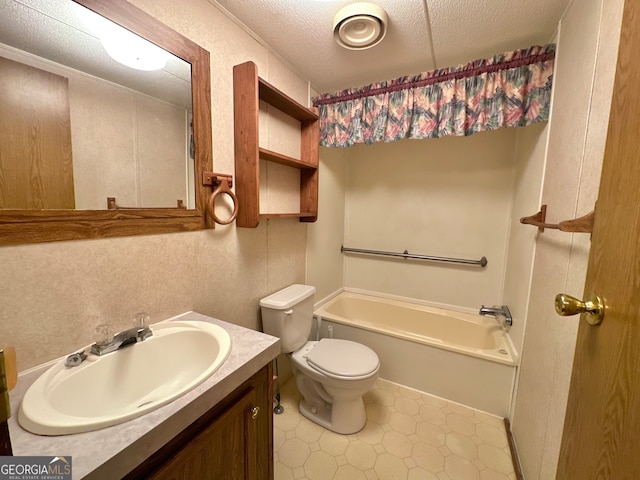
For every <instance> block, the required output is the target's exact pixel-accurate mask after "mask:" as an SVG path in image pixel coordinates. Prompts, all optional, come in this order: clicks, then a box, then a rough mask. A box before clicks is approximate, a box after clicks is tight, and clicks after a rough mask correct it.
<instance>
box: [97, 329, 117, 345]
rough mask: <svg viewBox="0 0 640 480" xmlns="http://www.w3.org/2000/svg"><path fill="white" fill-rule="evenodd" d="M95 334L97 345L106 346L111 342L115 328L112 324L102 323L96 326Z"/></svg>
mask: <svg viewBox="0 0 640 480" xmlns="http://www.w3.org/2000/svg"><path fill="white" fill-rule="evenodd" d="M95 334H96V337H95V338H96V345H98V346H104V345H107V344H109V343H110V342H111V340H112V339H113V328H112V327H111V325H108V324H106V323H101V324H100V325H98V326H97V327H96V330H95Z"/></svg>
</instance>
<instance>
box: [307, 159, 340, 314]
mask: <svg viewBox="0 0 640 480" xmlns="http://www.w3.org/2000/svg"><path fill="white" fill-rule="evenodd" d="M346 156H347V152H346V150H345V149H342V148H323V147H321V148H320V172H319V175H320V184H319V192H318V196H319V202H318V221H317V222H315V223H312V224H309V227H308V233H307V280H306V281H307V283H308V284H310V285H314V286H315V287H316V296H315V300H316V302H318V301H320V300H322V299H324V298H326V297H327V296H329V295H331V294H332V293H334V292H336V291H337V290H340V289H341V288H342V287H343V282H344V280H343V273H344V272H343V271H344V258H343V256H342V254H341V253H340V246H341V245H342V242H343V240H344V206H345V195H346V174H347V161H346Z"/></svg>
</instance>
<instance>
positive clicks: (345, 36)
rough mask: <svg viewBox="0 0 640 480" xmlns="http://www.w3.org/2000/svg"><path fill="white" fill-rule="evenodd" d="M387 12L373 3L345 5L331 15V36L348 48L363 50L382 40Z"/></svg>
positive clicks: (385, 30) (387, 18) (385, 27)
mask: <svg viewBox="0 0 640 480" xmlns="http://www.w3.org/2000/svg"><path fill="white" fill-rule="evenodd" d="M388 21H389V17H388V16H387V12H385V11H384V10H383V9H382V8H380V7H379V6H377V5H374V4H373V3H367V2H360V3H353V4H351V5H347V6H346V7H344V8H342V9H341V10H340V11H339V12H338V13H337V14H336V16H335V17H333V37H334V38H335V40H336V42H337V43H338V45H340V46H342V47H344V48H348V49H349V50H364V49H366V48H371V47H373V46H375V45H377V44H378V43H380V42H381V41H382V39H383V38H384V36H385V35H386V33H387V22H388Z"/></svg>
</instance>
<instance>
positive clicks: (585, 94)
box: [512, 0, 624, 480]
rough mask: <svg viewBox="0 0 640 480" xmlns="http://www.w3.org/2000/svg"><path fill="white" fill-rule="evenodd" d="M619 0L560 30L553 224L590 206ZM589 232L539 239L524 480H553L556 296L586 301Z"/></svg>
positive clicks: (567, 370)
mask: <svg viewBox="0 0 640 480" xmlns="http://www.w3.org/2000/svg"><path fill="white" fill-rule="evenodd" d="M623 3H624V2H623V1H622V0H588V1H581V2H576V1H574V2H573V3H572V4H571V5H570V7H569V8H568V10H567V12H566V14H565V16H564V17H563V19H562V21H561V24H560V33H559V43H558V54H557V60H556V64H557V66H556V74H555V80H554V101H553V105H552V114H551V121H550V125H549V149H548V159H547V166H546V171H545V178H544V186H543V194H542V203H546V204H547V205H548V210H547V219H548V221H549V222H552V223H553V222H557V221H560V220H565V219H570V218H575V217H576V216H581V215H584V214H586V213H588V212H589V211H590V210H592V209H593V206H594V203H595V200H596V197H597V189H598V182H599V176H600V170H601V167H602V156H603V151H604V143H605V139H606V133H607V124H608V118H609V110H610V107H611V94H612V89H613V79H614V73H615V61H616V56H617V49H618V43H619V38H620V24H621V19H622V6H623ZM589 247H590V242H589V235H587V234H568V233H564V232H560V231H557V230H545V232H544V233H542V234H540V235H539V236H538V239H537V245H536V254H535V262H534V267H533V277H532V283H531V300H530V304H529V308H528V311H527V324H526V325H527V327H526V332H525V339H524V347H523V358H522V363H521V369H520V376H519V382H518V387H517V395H516V401H515V409H514V414H513V419H512V420H513V421H512V430H513V434H514V436H515V440H516V444H517V449H518V452H519V457H520V460H521V463H522V467H523V472H524V475H525V478H527V480H535V479H541V480H547V479H552V478H555V475H556V469H557V464H558V456H559V451H560V443H561V440H562V430H563V425H564V416H565V410H566V403H567V395H568V391H569V381H570V378H571V370H572V363H573V354H574V350H575V341H576V333H577V325H578V321H579V319H578V317H568V318H563V317H559V316H557V315H556V314H555V311H554V307H553V299H554V297H555V295H556V294H557V293H561V292H565V293H568V294H571V295H574V296H577V297H582V294H583V288H584V279H585V273H586V267H587V263H588V254H589Z"/></svg>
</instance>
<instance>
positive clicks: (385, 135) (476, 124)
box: [313, 44, 555, 147]
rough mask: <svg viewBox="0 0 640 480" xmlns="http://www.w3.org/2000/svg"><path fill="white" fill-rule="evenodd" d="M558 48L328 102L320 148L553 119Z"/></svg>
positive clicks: (318, 100)
mask: <svg viewBox="0 0 640 480" xmlns="http://www.w3.org/2000/svg"><path fill="white" fill-rule="evenodd" d="M554 58H555V45H554V44H550V45H545V46H533V47H530V48H528V49H525V50H516V51H513V52H507V53H503V54H500V55H495V56H494V57H492V58H489V59H484V60H476V61H474V62H471V63H468V64H466V65H461V66H458V67H454V68H445V69H439V70H432V71H430V72H425V73H421V74H419V75H414V76H407V77H400V78H396V79H395V80H390V81H387V82H380V83H374V84H371V85H367V86H364V87H359V88H354V89H348V90H343V91H340V92H337V93H334V94H323V95H319V96H318V97H315V98H314V99H313V104H314V106H316V107H318V109H319V112H320V145H322V146H325V147H349V146H351V145H354V144H356V143H366V144H372V143H376V142H395V141H398V140H402V139H404V138H438V137H444V136H449V135H456V136H467V135H472V134H474V133H477V132H482V131H485V130H495V129H496V128H500V127H523V126H526V125H531V124H534V123H538V122H543V121H546V120H547V119H548V118H549V105H550V101H551V83H552V79H553V64H554Z"/></svg>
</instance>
